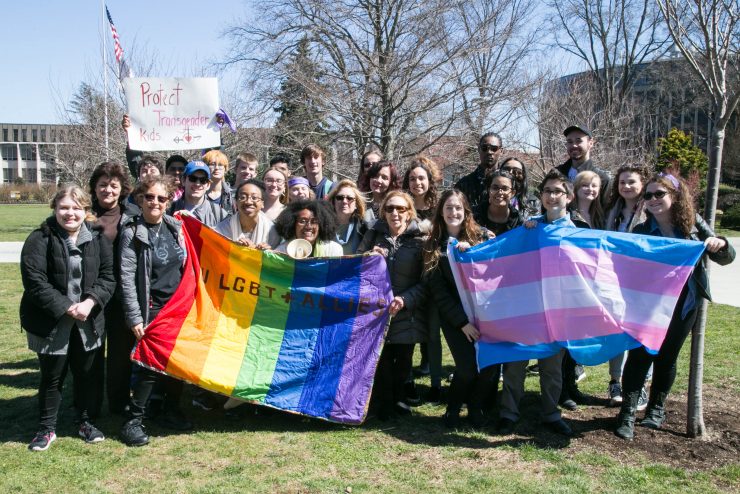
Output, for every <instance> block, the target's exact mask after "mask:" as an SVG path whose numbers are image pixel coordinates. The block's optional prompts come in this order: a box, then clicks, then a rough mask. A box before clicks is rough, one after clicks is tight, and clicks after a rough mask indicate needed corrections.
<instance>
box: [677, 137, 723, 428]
mask: <svg viewBox="0 0 740 494" xmlns="http://www.w3.org/2000/svg"><path fill="white" fill-rule="evenodd" d="M711 139H712V148H711V149H712V152H711V156H710V157H709V173H708V174H707V193H706V196H705V198H704V219H705V220H706V221H707V222H708V223H709V226H711V227H712V228H714V217H715V213H716V211H717V196H718V192H719V177H720V170H721V166H722V148H723V146H724V143H725V126H724V125H716V123H715V127H714V129H713V132H712V135H711ZM707 276H709V265H707ZM707 307H708V304H707V300H706V299H704V298H702V299H701V303H700V304H699V315H698V317H697V321H696V325H695V326H694V330H693V331H692V334H691V360H690V363H689V391H688V392H689V399H688V410H687V412H686V434H687V435H688V436H689V437H697V438H706V435H707V430H706V427H705V425H704V410H703V402H702V384H703V380H704V334H705V332H706V327H707Z"/></svg>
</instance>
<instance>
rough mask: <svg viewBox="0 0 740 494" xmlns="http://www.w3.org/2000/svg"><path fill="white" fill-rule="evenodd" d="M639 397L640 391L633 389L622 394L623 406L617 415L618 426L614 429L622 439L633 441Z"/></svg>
mask: <svg viewBox="0 0 740 494" xmlns="http://www.w3.org/2000/svg"><path fill="white" fill-rule="evenodd" d="M639 399H640V391H632V392H630V393H625V394H624V395H623V396H622V408H621V410H620V411H619V416H618V417H617V428H616V429H615V430H614V434H616V435H617V436H619V437H621V438H622V439H628V440H630V441H631V440H632V439H634V437H635V413H637V400H639Z"/></svg>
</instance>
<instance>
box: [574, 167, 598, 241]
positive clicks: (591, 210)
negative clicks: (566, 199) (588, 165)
mask: <svg viewBox="0 0 740 494" xmlns="http://www.w3.org/2000/svg"><path fill="white" fill-rule="evenodd" d="M594 179H596V180H598V181H599V195H598V196H596V199H594V200H593V201H591V205H590V206H589V207H588V214H589V216H590V217H591V228H598V229H602V228H604V209H603V208H602V207H601V199H602V198H601V177H600V176H599V175H598V174H596V173H595V172H592V171H591V170H584V171H582V172H581V173H579V174H578V175H576V179H575V180H574V181H573V193H574V195H575V201H573V203H574V205H575V209H578V189H580V188H581V187H582V186H583V185H585V184H588V183H591V182H592V181H593V180H594Z"/></svg>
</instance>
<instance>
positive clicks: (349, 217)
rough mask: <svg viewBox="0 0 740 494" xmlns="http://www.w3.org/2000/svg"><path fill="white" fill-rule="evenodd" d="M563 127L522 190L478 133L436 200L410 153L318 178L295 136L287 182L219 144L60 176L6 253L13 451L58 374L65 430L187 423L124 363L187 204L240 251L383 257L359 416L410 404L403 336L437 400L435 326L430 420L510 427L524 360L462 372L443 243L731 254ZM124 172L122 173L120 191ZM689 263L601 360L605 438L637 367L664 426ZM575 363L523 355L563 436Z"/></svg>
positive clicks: (50, 437)
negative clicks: (668, 317) (671, 302)
mask: <svg viewBox="0 0 740 494" xmlns="http://www.w3.org/2000/svg"><path fill="white" fill-rule="evenodd" d="M124 126H126V119H124ZM564 135H565V138H566V143H567V144H566V149H567V151H568V154H569V158H570V159H569V160H568V161H567V162H566V163H565V164H564V165H562V166H561V167H558V168H557V169H553V170H551V171H550V172H549V173H547V175H546V176H545V178H544V180H543V181H542V182H541V183H540V184H539V187H537V189H538V191H539V194H537V193H535V192H534V191H533V190H532V189H530V187H529V184H528V173H527V167H526V166H525V164H524V162H522V161H521V160H518V159H516V158H507V159H504V160H500V158H501V154H502V151H503V146H502V141H501V138H500V137H499V136H498V135H497V134H494V133H488V134H485V135H483V136H482V137H481V139H480V142H479V145H478V154H479V158H480V163H479V165H478V167H477V168H476V169H475V171H473V172H472V173H471V174H470V175H467V176H465V177H463V178H462V179H460V180H459V181H458V183H457V184H456V185H455V187H454V188H453V189H450V190H446V191H444V192H442V193H441V194H439V193H438V191H437V185H438V183H439V182H440V171H439V169H438V167H437V165H436V164H435V163H434V162H433V161H432V160H430V159H428V158H425V157H417V158H415V159H414V160H412V161H411V162H410V163H409V164H408V166H407V167H406V169H405V170H404V172H403V173H401V171H400V170H399V169H398V168H397V165H396V163H394V162H393V161H389V160H384V159H383V156H382V153H381V152H380V151H378V150H371V151H368V152H367V153H365V154H364V155H363V156H362V157H361V160H360V173H359V176H358V177H357V180H356V181H355V180H350V179H344V180H340V181H338V182H336V183H334V182H332V181H331V180H329V179H328V177H325V176H324V174H323V162H324V152H323V150H322V149H321V148H320V147H319V146H316V145H313V144H312V145H308V146H306V147H305V148H304V149H303V150H302V152H301V155H300V159H301V164H302V167H303V171H304V176H293V175H292V174H291V172H292V170H290V166H289V162H288V160H287V159H286V158H284V157H280V156H278V157H276V158H274V159H273V160H271V162H270V164H269V166H268V167H267V169H266V170H265V171H264V172H263V173H262V176H261V178H258V177H257V171H258V169H259V166H258V161H257V158H256V157H255V156H254V155H252V154H250V153H242V154H239V155H238V156H237V158H236V159H235V162H234V166H233V170H234V175H235V177H236V179H235V183H234V184H233V185H231V184H229V183H228V182H227V181H226V175H227V171H228V170H229V167H230V165H229V159H228V157H227V156H226V155H225V154H224V153H223V152H221V151H219V150H210V151H208V152H206V153H205V154H203V156H202V159H200V160H195V161H189V162H188V161H187V160H186V159H185V158H184V157H182V156H179V155H173V156H171V157H170V158H169V159H167V161H166V163H165V166H164V169H162V167H161V166H160V163H159V162H158V160H157V159H156V158H154V157H152V156H147V155H141V154H139V153H136V152H133V151H130V150H128V151H127V159H128V163H129V166H128V167H126V166H123V165H120V164H117V163H113V162H106V163H102V164H101V165H99V166H98V167H97V168H96V169H95V170H94V172H93V173H92V175H91V177H90V181H89V184H88V185H89V186H88V190H83V189H82V188H81V187H78V186H76V185H65V186H62V187H60V188H59V190H58V192H57V193H56V195H55V196H54V198H53V199H52V201H51V208H52V209H53V214H52V215H51V216H50V217H49V218H48V219H47V220H46V221H45V222H44V223H43V224H42V225H41V227H39V228H38V229H36V230H35V231H34V232H32V233H31V235H30V236H29V237H28V239H27V240H26V242H25V244H24V247H23V251H22V254H21V273H22V280H23V286H24V293H23V297H22V301H21V307H20V315H21V324H22V326H23V328H24V329H26V331H27V338H28V346H29V349H31V350H32V351H34V352H36V353H37V354H38V358H39V365H40V368H41V383H40V387H39V415H40V419H39V428H38V432H37V434H36V436H35V437H34V438H33V440H32V441H31V443H30V445H29V448H30V449H31V450H34V451H43V450H46V449H47V448H48V447H49V446H50V445H51V443H52V442H53V441H54V440H55V439H56V434H55V431H56V422H57V415H58V411H59V407H60V403H61V390H62V385H63V382H64V379H65V376H66V372H67V369H68V368H69V369H71V371H72V376H73V380H74V393H73V395H74V408H75V410H76V418H77V421H78V423H79V435H80V437H81V438H82V439H84V440H85V441H86V442H89V443H94V442H99V441H102V440H103V439H104V435H103V433H102V432H101V431H100V430H99V429H98V428H97V427H96V426H95V425H94V422H95V419H96V417H98V416H99V415H100V413H101V409H102V404H103V397H104V396H107V404H108V410H109V411H110V412H111V413H115V414H120V415H122V416H123V417H124V419H123V425H122V427H121V430H120V433H119V436H120V438H121V440H122V441H123V442H125V443H126V444H127V445H130V446H141V445H145V444H147V443H148V442H149V436H148V434H147V433H146V429H145V427H144V419H145V418H146V419H153V420H156V422H157V423H158V424H159V425H161V426H163V427H167V428H170V429H175V430H189V429H191V428H192V427H193V424H192V423H191V422H190V421H189V420H188V419H187V417H186V416H185V415H184V414H183V412H182V409H181V401H182V394H183V383H182V382H181V381H178V380H176V379H172V378H169V377H167V376H163V375H160V374H157V373H154V372H152V371H151V370H148V369H145V368H143V367H140V366H138V365H132V363H131V361H130V353H131V350H132V348H133V347H134V345H135V344H136V341H137V340H138V339H141V338H142V337H143V335H144V334H145V332H146V328H147V325H148V323H149V322H150V321H152V320H153V319H154V318H155V317H156V316H157V314H158V313H159V311H160V310H161V309H162V307H164V305H165V304H166V303H167V302H168V301H169V300H170V298H171V297H172V295H173V294H174V292H175V290H176V288H177V286H178V284H179V282H180V278H181V276H182V270H183V267H184V265H185V260H186V255H187V253H186V250H185V248H184V244H183V236H182V231H181V225H180V223H179V222H178V221H177V220H176V219H175V218H174V217H173V216H172V215H173V214H174V213H175V212H177V211H188V212H189V213H190V214H192V215H193V216H194V217H195V218H197V219H198V220H199V221H201V222H202V223H203V224H205V225H206V226H209V227H211V228H213V229H215V230H216V231H217V232H219V233H220V234H222V235H224V236H225V237H227V238H229V239H231V240H233V241H235V242H238V243H241V244H243V245H244V246H247V247H251V248H257V249H270V250H275V251H277V252H283V253H289V254H291V255H296V253H295V252H292V251H291V250H290V247H289V246H290V244H291V242H292V241H293V240H296V239H300V240H301V241H303V242H304V243H303V245H306V244H305V242H307V243H308V245H310V248H309V249H308V251H307V252H303V253H302V255H303V256H313V257H326V256H342V255H352V254H362V253H376V254H379V255H382V256H384V257H385V259H386V263H387V267H388V272H389V274H390V279H391V285H392V289H393V295H394V298H393V300H392V301H391V302H390V304H389V307H388V310H389V313H390V315H391V320H390V324H389V328H388V331H387V334H386V338H385V344H384V346H383V348H382V351H381V354H380V358H379V361H378V366H377V371H376V375H375V381H374V387H373V391H372V400H371V412H372V413H373V414H374V415H375V416H377V418H378V419H379V420H389V419H391V418H393V417H394V416H398V415H409V414H411V413H412V412H411V406H412V405H414V404H416V403H418V402H419V401H420V398H419V396H418V394H417V392H416V388H415V386H414V374H413V372H412V358H413V353H414V348H415V345H416V344H422V354H423V358H422V366H423V367H424V368H425V369H427V372H428V373H429V375H430V379H431V388H430V391H429V394H428V395H427V397H426V398H427V400H428V401H432V402H442V343H441V335H444V338H445V340H446V342H447V345H448V347H449V349H450V352H451V354H452V357H453V360H454V364H455V370H454V375H453V378H452V382H451V384H450V388H449V392H448V393H447V399H446V402H447V406H446V411H445V413H444V416H443V421H444V424H445V425H446V426H447V427H452V428H454V427H457V426H458V425H459V424H460V421H461V419H460V415H461V411H462V409H463V407H466V408H467V417H468V420H469V421H470V423H471V424H472V425H473V426H474V427H482V426H484V425H485V424H487V423H489V422H490V421H491V419H492V418H493V417H492V414H493V413H494V410H495V409H496V408H498V430H499V431H500V432H501V433H504V434H508V433H511V432H512V431H513V430H514V428H515V426H516V423H517V421H518V420H519V401H520V399H521V397H522V395H523V393H524V379H525V376H526V374H527V362H526V361H525V362H511V363H506V364H504V365H494V366H489V367H486V368H484V369H480V370H479V369H478V367H477V361H476V350H475V342H476V341H477V340H478V339H479V338H480V331H479V328H476V327H475V325H474V324H473V323H472V322H471V321H470V320H469V319H468V317H467V315H466V314H465V311H464V310H463V307H462V303H461V301H460V297H459V294H458V291H457V288H456V286H455V282H454V278H453V275H452V271H451V269H450V264H449V261H448V259H447V245H448V242H449V241H450V239H456V240H457V248H458V249H467V248H470V247H471V246H473V245H476V244H478V243H481V242H484V241H486V240H488V239H491V238H494V237H496V236H499V235H502V234H505V233H506V232H507V231H509V230H511V229H514V228H518V227H525V228H532V227H535V226H536V225H537V224H538V223H549V224H555V225H558V226H560V227H563V228H572V227H576V226H577V227H582V228H599V229H608V230H614V231H622V232H634V233H643V234H647V235H659V236H669V237H676V238H693V239H698V240H702V241H704V242H705V244H706V250H707V253H708V257H709V258H711V259H712V260H715V261H716V262H719V263H728V262H731V261H732V260H733V259H734V255H735V253H734V250H733V249H732V246H731V245H730V244H729V243H728V242H727V240H726V239H724V238H722V237H717V236H715V235H714V233H713V232H712V231H711V229H709V227H708V226H707V225H706V223H704V221H703V220H701V218H700V217H699V216H698V215H696V214H695V212H694V207H693V199H692V197H691V193H690V191H689V190H688V189H687V187H686V185H685V184H684V183H683V181H682V180H681V179H680V178H677V177H674V176H672V175H665V174H661V175H655V176H652V177H650V176H649V175H648V171H647V169H646V167H644V166H642V165H626V166H623V167H621V168H619V170H617V173H616V175H615V178H614V179H613V180H612V179H611V177H610V176H609V175H608V174H607V173H606V172H604V171H602V170H601V169H599V168H597V167H596V166H594V165H593V163H592V162H591V160H590V151H591V147H592V146H593V138H592V136H591V133H590V131H589V130H588V129H586V128H584V127H578V126H573V127H569V128H568V129H566V131H565V132H564ZM129 170H130V171H131V173H129ZM131 175H133V176H135V177H137V181H136V183H135V184H132V183H131V182H132V181H131ZM704 263H705V259H704V258H702V260H701V261H700V262H699V264H698V265H697V267H696V269H695V271H694V274H693V275H692V277H691V279H690V280H689V281H688V282H687V283H686V286H685V287H684V290H683V292H682V294H681V297H680V299H679V302H678V305H677V307H676V311H675V313H674V316H673V319H672V321H671V325H670V328H669V330H668V335H667V337H666V340H665V343H664V344H663V347H662V348H661V350H660V352H659V353H658V354H657V355H651V354H650V353H648V352H646V351H645V350H644V349H636V350H632V351H630V352H629V353H628V356H627V358H626V363H625V361H624V360H625V359H624V356H620V357H618V358H615V359H614V360H613V361H612V362H610V375H611V380H612V381H611V382H610V383H609V392H610V398H611V400H612V404H614V405H621V410H620V413H619V417H618V428H617V429H616V433H617V434H618V435H619V436H620V437H624V438H631V437H632V436H633V434H634V424H635V414H636V411H637V409H638V405H639V403H638V402H639V400H640V395H641V392H642V393H643V394H644V393H645V392H644V391H643V390H644V389H645V381H646V376H647V374H648V370H649V368H650V367H651V365H652V366H653V372H652V386H651V388H650V394H649V399H648V400H647V404H646V407H647V411H646V415H645V419H643V421H642V425H645V426H648V427H653V428H659V427H660V426H661V425H662V423H663V421H664V420H665V400H666V395H667V393H668V392H669V390H670V388H671V385H672V383H673V380H674V378H675V368H676V359H677V357H678V352H679V350H680V348H681V346H682V344H683V342H684V340H685V338H686V335H687V334H688V331H689V330H690V329H691V326H692V325H693V322H694V320H695V318H696V309H697V304H698V302H697V300H698V298H699V297H705V298H709V289H708V282H707V276H706V271H705V269H704ZM440 329H441V332H440ZM576 365H577V363H576V362H575V361H574V360H573V359H572V358H570V356H569V355H568V354H567V352H565V351H561V352H560V353H558V354H556V355H554V356H552V357H549V358H546V359H541V360H540V361H539V362H538V364H537V367H538V373H539V379H540V386H541V395H542V421H543V423H544V424H545V426H546V427H548V428H549V429H550V430H551V431H553V432H555V433H558V434H563V435H566V436H569V435H572V430H571V428H570V427H569V425H568V424H567V423H566V422H565V421H563V420H562V418H561V415H560V409H559V406H560V407H562V408H567V409H574V408H575V407H576V406H577V403H576V401H580V402H583V398H584V397H583V395H582V394H581V393H580V392H579V391H578V389H577V385H576V381H577V378H576V372H575V368H576ZM501 375H503V390H502V393H501V396H500V398H498V396H497V392H498V388H499V381H500V377H501ZM103 376H105V378H103ZM191 395H192V400H193V405H194V406H198V407H200V408H202V409H205V410H212V409H214V408H216V407H218V406H223V405H224V401H225V400H224V399H223V398H222V397H219V396H217V395H215V394H213V393H210V392H208V391H205V390H202V389H200V388H195V387H194V388H193V389H192V390H191Z"/></svg>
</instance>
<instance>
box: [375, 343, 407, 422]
mask: <svg viewBox="0 0 740 494" xmlns="http://www.w3.org/2000/svg"><path fill="white" fill-rule="evenodd" d="M413 355H414V345H413V343H412V344H403V343H386V344H385V345H383V351H382V352H381V353H380V359H379V360H378V368H377V370H376V371H375V383H374V386H373V401H374V402H375V403H376V404H377V405H378V406H379V407H380V408H381V409H382V410H388V409H390V408H391V407H393V405H394V404H395V403H397V402H399V401H404V400H405V399H406V394H405V392H404V384H405V383H406V378H407V377H408V376H409V373H410V372H411V361H412V357H413Z"/></svg>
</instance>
